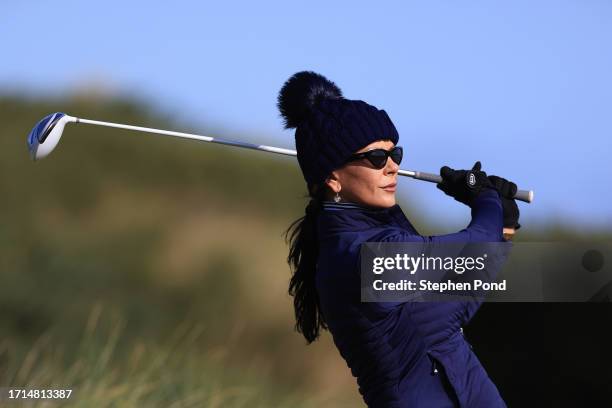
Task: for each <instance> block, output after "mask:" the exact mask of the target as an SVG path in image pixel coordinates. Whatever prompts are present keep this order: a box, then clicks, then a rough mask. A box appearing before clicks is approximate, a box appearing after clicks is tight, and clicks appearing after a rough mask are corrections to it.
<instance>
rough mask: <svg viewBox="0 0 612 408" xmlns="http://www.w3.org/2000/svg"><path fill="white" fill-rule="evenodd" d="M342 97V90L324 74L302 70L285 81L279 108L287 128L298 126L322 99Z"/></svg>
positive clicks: (279, 99) (279, 98) (279, 97)
mask: <svg viewBox="0 0 612 408" xmlns="http://www.w3.org/2000/svg"><path fill="white" fill-rule="evenodd" d="M339 98H342V91H341V90H340V88H338V87H337V86H336V84H334V83H333V82H332V81H330V80H329V79H327V78H325V77H324V76H323V75H320V74H317V73H316V72H312V71H301V72H298V73H296V74H294V75H293V76H292V77H291V78H289V79H288V80H287V82H285V84H284V85H283V87H282V88H281V90H280V93H279V94H278V104H277V106H278V110H279V111H280V113H281V116H282V117H283V119H284V125H285V129H290V128H295V127H297V126H298V125H299V124H300V123H301V122H302V121H303V120H304V119H305V117H306V116H307V115H308V112H309V111H310V110H311V109H312V108H313V106H314V105H315V104H316V103H317V102H318V101H320V100H321V99H339Z"/></svg>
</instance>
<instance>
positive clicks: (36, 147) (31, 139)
mask: <svg viewBox="0 0 612 408" xmlns="http://www.w3.org/2000/svg"><path fill="white" fill-rule="evenodd" d="M71 122H72V123H85V124H88V125H98V126H108V127H114V128H120V129H128V130H136V131H139V132H147V133H155V134H159V135H165V136H173V137H181V138H185V139H194V140H199V141H201V142H212V143H219V144H224V145H229V146H236V147H243V148H246V149H253V150H262V151H265V152H271V153H278V154H284V155H287V156H297V152H296V151H295V150H290V149H283V148H280V147H274V146H265V145H256V144H253V143H245V142H239V141H234V140H226V139H219V138H215V137H210V136H201V135H194V134H190V133H182V132H173V131H170V130H162V129H153V128H147V127H141V126H131V125H124V124H121V123H111V122H100V121H97V120H90V119H82V118H77V117H74V116H69V115H66V114H65V113H61V112H56V113H52V114H50V115H47V116H45V117H44V118H43V119H41V120H40V121H39V122H38V123H37V124H36V126H34V128H33V129H32V131H31V132H30V134H29V135H28V138H27V144H28V149H29V151H30V156H31V157H32V159H33V160H37V159H42V158H43V157H46V156H47V155H48V154H49V153H51V152H52V151H53V149H55V146H57V144H58V142H59V140H60V138H61V137H62V133H63V132H64V126H66V124H67V123H71ZM398 174H399V175H401V176H408V177H412V178H414V179H417V180H423V181H429V182H432V183H439V182H441V181H442V177H440V176H439V175H437V174H434V173H426V172H422V171H412V170H399V171H398ZM514 198H515V199H516V200H520V201H524V202H526V203H531V202H532V201H533V191H532V190H517V192H516V195H515V196H514Z"/></svg>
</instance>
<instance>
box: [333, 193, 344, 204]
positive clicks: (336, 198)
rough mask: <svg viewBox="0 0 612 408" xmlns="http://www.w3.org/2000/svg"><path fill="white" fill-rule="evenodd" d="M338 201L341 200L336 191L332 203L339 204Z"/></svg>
mask: <svg viewBox="0 0 612 408" xmlns="http://www.w3.org/2000/svg"><path fill="white" fill-rule="evenodd" d="M340 200H342V199H341V198H340V192H339V191H338V192H337V193H336V195H335V196H334V202H336V203H339V202H340Z"/></svg>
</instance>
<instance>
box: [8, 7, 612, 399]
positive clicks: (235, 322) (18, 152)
mask: <svg viewBox="0 0 612 408" xmlns="http://www.w3.org/2000/svg"><path fill="white" fill-rule="evenodd" d="M0 38H1V39H2V40H0V51H1V54H0V55H1V56H2V57H1V59H0V197H1V198H2V199H1V200H0V220H1V222H0V387H8V386H14V387H30V388H35V387H38V388H73V389H74V390H75V391H74V394H73V398H71V400H70V404H72V405H74V406H111V405H112V406H144V405H146V406H164V407H167V406H176V407H183V406H224V407H225V406H249V407H254V406H261V407H269V406H287V407H294V406H300V407H301V406H303V407H320V406H326V407H327V406H330V407H352V406H362V405H363V403H362V401H361V398H360V396H359V393H358V391H357V384H356V382H355V380H354V379H353V378H352V376H351V374H350V371H349V369H348V368H347V366H346V364H345V363H344V360H342V358H341V357H340V355H339V354H338V352H337V350H336V349H335V347H334V345H333V342H332V341H331V337H330V335H329V334H328V333H325V334H324V335H323V336H322V337H321V339H320V340H319V341H317V342H315V343H314V344H312V345H309V346H306V345H305V341H304V340H303V339H302V337H301V336H300V335H299V334H298V333H295V332H294V331H293V324H294V320H293V309H292V298H290V297H289V296H288V295H287V284H288V279H289V276H290V272H289V268H288V266H287V264H286V257H287V253H288V247H287V245H286V244H285V241H284V237H283V232H284V231H285V230H286V228H287V227H288V226H289V224H290V223H291V222H292V221H293V220H295V219H296V218H298V217H300V216H302V215H303V213H304V206H305V204H306V199H305V194H306V190H305V184H304V181H303V178H302V175H301V173H300V171H299V167H298V165H297V162H296V160H295V159H294V158H291V157H279V156H276V155H272V154H268V153H262V152H252V151H243V150H239V149H235V148H230V147H227V146H217V145H213V144H205V143H197V142H193V141H185V140H178V139H171V138H163V137H159V136H156V135H147V134H140V133H133V132H129V131H124V130H114V129H108V128H96V127H93V126H78V125H74V124H70V125H68V127H67V128H66V130H65V132H64V136H63V138H62V141H61V142H60V144H59V146H58V148H57V149H56V150H55V151H54V152H53V154H52V155H50V156H49V157H48V158H47V159H45V160H42V161H39V162H32V161H31V160H30V159H29V156H28V153H27V149H26V144H25V138H26V135H27V134H28V132H29V131H30V130H31V128H32V127H33V126H34V125H35V124H36V122H37V121H38V120H40V119H41V118H42V117H43V116H45V115H47V114H49V113H51V112H55V111H62V112H66V113H68V114H69V115H72V116H78V117H83V118H89V119H95V120H103V121H111V122H119V123H127V124H133V125H142V126H150V127H158V128H163V129H170V130H177V131H184V132H195V133H200V134H205V135H210V136H218V137H224V138H229V139H236V140H241V141H247V142H253V143H258V144H272V145H275V146H280V147H287V148H292V149H293V148H294V147H295V146H294V139H293V131H288V130H283V128H282V123H281V119H280V117H279V115H278V111H277V108H276V97H277V94H278V91H279V90H280V88H281V86H282V85H283V83H284V81H285V80H287V79H288V78H289V77H290V76H291V75H292V74H293V73H295V72H297V71H301V70H314V71H317V72H319V73H321V74H323V75H325V76H327V77H328V78H329V79H331V80H333V81H334V82H336V83H337V85H338V86H339V87H340V88H341V89H342V90H343V91H344V94H345V96H347V97H348V98H351V99H362V100H365V101H367V102H369V103H371V104H374V105H376V106H377V107H379V108H381V109H385V110H386V111H387V112H388V113H389V115H390V117H391V118H392V120H393V121H394V123H395V125H396V127H397V128H398V131H399V132H400V144H401V145H403V146H404V149H405V159H404V162H403V163H402V168H404V169H411V170H421V171H429V172H437V171H438V170H439V168H440V167H441V166H442V165H449V166H451V167H456V168H466V167H468V166H471V165H472V164H473V163H474V162H475V161H476V160H481V161H482V163H483V169H484V170H485V171H487V172H488V173H489V174H497V175H500V176H503V177H506V178H508V179H511V180H512V181H515V182H516V183H517V184H518V185H519V186H520V187H521V188H524V189H533V190H535V192H536V195H535V201H534V203H533V204H529V205H527V204H524V203H520V204H519V207H520V210H521V224H522V225H523V228H522V229H521V230H520V231H519V233H518V234H517V238H516V240H517V241H521V242H522V241H526V242H528V241H573V240H581V241H585V240H587V241H588V240H610V239H611V238H612V209H611V207H610V205H609V202H610V199H611V198H612V192H611V190H610V188H609V187H608V185H607V183H606V182H605V181H604V182H599V180H607V179H608V178H609V176H611V175H612V171H611V166H610V164H609V161H608V156H609V154H610V151H611V150H612V149H611V147H612V142H611V141H610V140H611V138H610V135H611V132H612V122H611V121H610V114H609V112H610V108H611V105H612V102H611V100H610V95H611V94H612V79H611V77H610V75H609V73H610V72H611V70H612V55H611V54H610V52H609V50H608V49H609V39H610V38H612V5H611V4H610V3H608V2H603V1H554V2H553V1H539V2H527V1H517V2H512V3H511V4H510V3H501V2H494V3H491V2H482V1H475V2H469V3H465V2H460V3H457V2H450V1H427V2H426V1H411V2H386V3H384V4H377V5H368V6H365V5H359V4H355V3H349V2H333V3H329V2H328V3H324V2H319V1H312V2H308V3H307V4H305V3H300V4H298V3H296V4H287V3H286V2H264V3H262V2H257V3H248V2H244V3H227V4H222V3H219V2H217V3H215V4H213V3H209V2H193V1H179V2H174V3H173V4H172V5H171V6H170V5H168V6H161V5H155V4H151V3H146V2H129V3H126V2H119V1H114V0H109V1H107V2H105V4H104V6H94V5H92V4H88V3H83V2H77V1H55V2H53V3H49V2H42V1H31V2H15V1H6V2H2V4H0ZM398 196H399V199H400V204H401V206H402V208H403V209H404V212H405V213H406V215H407V216H408V218H409V219H410V220H411V221H412V222H413V224H414V225H415V226H416V227H417V229H418V230H419V231H420V232H421V234H423V235H433V234H442V233H449V232H453V231H456V230H457V229H460V228H463V227H464V226H465V225H467V223H468V222H469V209H468V208H467V207H464V206H462V205H460V204H458V203H457V202H455V201H454V200H452V199H450V198H449V197H447V196H445V195H444V194H442V193H441V192H440V191H439V190H437V189H436V188H435V186H433V185H432V184H430V183H424V182H417V181H414V180H411V179H407V178H403V179H402V180H400V182H399V185H398ZM606 256H607V259H606V261H607V262H609V256H610V254H606ZM608 300H609V298H608ZM611 312H612V309H611V308H610V307H609V304H608V303H597V304H587V303H585V304H528V303H527V304H515V303H514V304H485V305H484V306H483V307H482V309H481V310H480V312H479V313H478V314H477V315H476V317H475V319H474V320H473V322H472V324H471V325H470V326H469V327H468V328H466V334H467V336H468V338H469V340H470V342H471V343H472V344H473V345H474V349H475V351H476V353H477V355H478V357H479V358H480V359H481V361H482V362H483V364H484V366H485V368H486V369H487V371H488V372H489V374H490V376H491V377H492V378H493V380H494V382H495V383H496V384H497V385H498V388H499V389H500V392H501V393H502V396H503V397H504V398H505V399H506V401H507V402H508V404H509V406H557V407H558V406H583V405H589V406H610V401H612V395H611V391H610V389H609V384H610V383H612V374H611V373H610V370H609V365H610V361H611V360H612V352H611V351H610V350H609V344H611V343H610V342H611V341H612V332H611V327H612V325H611V324H612V317H611Z"/></svg>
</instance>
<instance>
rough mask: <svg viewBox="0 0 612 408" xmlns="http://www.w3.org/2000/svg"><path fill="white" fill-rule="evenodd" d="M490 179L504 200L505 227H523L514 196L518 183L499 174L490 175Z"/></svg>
mask: <svg viewBox="0 0 612 408" xmlns="http://www.w3.org/2000/svg"><path fill="white" fill-rule="evenodd" d="M489 181H490V182H491V184H492V185H493V187H494V188H495V189H496V190H497V191H498V192H499V196H500V198H501V200H502V206H503V207H504V228H514V229H515V230H517V229H519V228H521V224H519V222H518V220H519V215H520V212H519V209H518V206H517V205H516V201H515V200H514V198H513V197H514V195H515V194H516V190H517V187H516V184H514V183H513V182H511V181H508V180H506V179H505V178H502V177H498V176H489Z"/></svg>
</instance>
